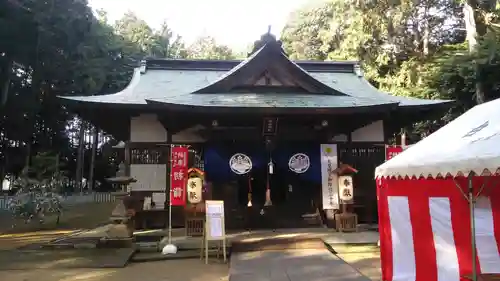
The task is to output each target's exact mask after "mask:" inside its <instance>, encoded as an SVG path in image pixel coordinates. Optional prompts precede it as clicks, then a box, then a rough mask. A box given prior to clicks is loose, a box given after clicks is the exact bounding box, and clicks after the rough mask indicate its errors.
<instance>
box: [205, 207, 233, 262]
mask: <svg viewBox="0 0 500 281" xmlns="http://www.w3.org/2000/svg"><path fill="white" fill-rule="evenodd" d="M205 208H206V209H205V213H206V220H205V228H204V230H203V239H202V240H201V242H202V246H201V251H202V252H201V253H200V258H201V256H202V255H203V252H205V264H208V249H209V245H208V243H209V241H217V242H216V243H221V244H222V255H223V257H224V262H225V261H226V252H227V250H226V228H225V222H224V201H221V200H217V201H216V200H207V201H205ZM220 246H221V245H220V244H219V245H218V246H217V251H220V250H221V249H220ZM217 256H218V254H217Z"/></svg>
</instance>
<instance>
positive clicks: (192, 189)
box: [187, 177, 203, 204]
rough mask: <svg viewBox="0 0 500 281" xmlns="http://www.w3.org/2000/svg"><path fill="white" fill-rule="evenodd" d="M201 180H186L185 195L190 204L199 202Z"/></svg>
mask: <svg viewBox="0 0 500 281" xmlns="http://www.w3.org/2000/svg"><path fill="white" fill-rule="evenodd" d="M202 185H203V183H202V181H201V179H200V178H198V177H196V178H189V179H188V181H187V192H188V194H187V196H188V201H189V203H191V204H197V203H200V202H201V197H202V188H203V187H202Z"/></svg>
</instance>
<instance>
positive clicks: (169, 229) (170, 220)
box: [168, 145, 173, 245]
mask: <svg viewBox="0 0 500 281" xmlns="http://www.w3.org/2000/svg"><path fill="white" fill-rule="evenodd" d="M172 152H173V146H172V145H170V173H169V177H170V180H169V183H170V184H169V188H168V196H169V197H168V244H169V245H170V244H172Z"/></svg>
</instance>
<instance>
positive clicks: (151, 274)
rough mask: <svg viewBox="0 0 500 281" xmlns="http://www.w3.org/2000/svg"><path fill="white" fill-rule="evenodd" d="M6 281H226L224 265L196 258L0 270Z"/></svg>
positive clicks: (226, 274) (0, 278)
mask: <svg viewBox="0 0 500 281" xmlns="http://www.w3.org/2000/svg"><path fill="white" fill-rule="evenodd" d="M0 280H6V281H7V280H8V281H227V280H228V265H227V264H216V263H211V264H208V265H206V264H205V263H204V262H202V261H200V260H199V259H194V260H169V261H160V262H148V263H133V264H130V265H128V266H127V267H125V268H112V269H111V268H110V269H107V268H106V269H89V268H82V269H33V270H0Z"/></svg>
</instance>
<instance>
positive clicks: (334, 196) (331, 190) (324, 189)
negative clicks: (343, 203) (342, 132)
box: [320, 144, 339, 210]
mask: <svg viewBox="0 0 500 281" xmlns="http://www.w3.org/2000/svg"><path fill="white" fill-rule="evenodd" d="M320 150H321V151H320V155H321V195H322V202H323V209H325V210H332V209H338V208H339V200H338V198H339V197H338V191H339V188H338V179H337V178H338V176H337V174H336V173H334V172H333V171H334V170H335V169H337V167H338V156H337V145H336V144H321V145H320Z"/></svg>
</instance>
